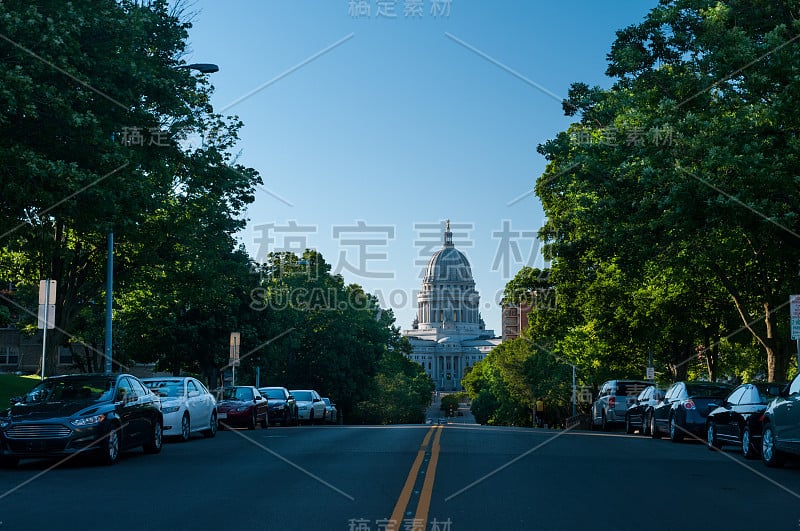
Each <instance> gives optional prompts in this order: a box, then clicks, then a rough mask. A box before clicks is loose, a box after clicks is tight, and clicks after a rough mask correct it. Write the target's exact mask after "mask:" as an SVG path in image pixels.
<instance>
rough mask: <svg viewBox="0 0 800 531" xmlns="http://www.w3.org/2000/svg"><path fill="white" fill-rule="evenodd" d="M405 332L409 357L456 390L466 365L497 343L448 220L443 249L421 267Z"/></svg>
mask: <svg viewBox="0 0 800 531" xmlns="http://www.w3.org/2000/svg"><path fill="white" fill-rule="evenodd" d="M403 336H405V337H407V338H408V340H409V342H410V343H411V347H412V349H413V352H412V354H410V356H409V358H410V359H411V360H412V361H415V362H417V363H419V364H420V365H422V367H423V368H424V369H425V372H427V373H428V376H430V377H431V378H432V379H433V381H434V382H435V383H436V389H437V390H440V391H453V390H460V389H461V378H462V377H463V376H464V374H465V373H466V371H467V369H468V368H469V367H471V366H473V365H474V364H475V363H477V362H478V361H480V360H482V359H483V358H484V357H486V354H488V353H489V351H491V350H492V349H493V348H494V347H496V346H497V345H499V344H500V342H501V339H500V338H498V337H495V335H494V331H493V330H486V325H485V324H484V322H483V319H482V318H481V314H480V296H479V295H478V292H477V291H476V290H475V280H474V279H473V278H472V269H471V268H470V265H469V260H467V257H466V256H464V254H463V253H462V252H461V251H459V250H458V249H456V248H455V246H454V245H453V233H452V232H450V221H449V220H448V221H447V225H446V228H445V233H444V242H443V244H442V248H441V249H439V250H438V251H436V252H435V253H434V254H433V256H431V259H430V261H429V262H428V265H427V267H426V268H425V276H424V278H423V280H422V291H421V292H420V293H419V295H418V296H417V316H416V318H414V322H413V324H412V327H411V329H410V330H404V331H403Z"/></svg>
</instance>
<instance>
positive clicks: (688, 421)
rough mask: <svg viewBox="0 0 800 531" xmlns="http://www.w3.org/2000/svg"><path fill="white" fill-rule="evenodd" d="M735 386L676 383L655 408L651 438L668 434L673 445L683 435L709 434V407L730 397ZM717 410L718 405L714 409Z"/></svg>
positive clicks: (651, 420)
mask: <svg viewBox="0 0 800 531" xmlns="http://www.w3.org/2000/svg"><path fill="white" fill-rule="evenodd" d="M732 389H733V386H731V385H727V384H718V383H711V382H676V383H674V384H672V385H671V386H670V387H669V389H667V392H666V395H665V396H664V401H663V402H661V403H660V404H658V405H657V406H656V407H654V408H653V414H652V415H651V416H650V435H651V436H652V437H653V438H654V439H658V438H659V437H661V435H662V434H663V433H664V432H666V433H668V434H669V438H670V440H671V441H672V442H680V441H682V440H683V438H684V436H685V435H686V434H687V433H689V434H695V435H698V436H705V435H706V433H705V432H706V417H707V416H708V414H709V413H710V412H711V409H712V408H709V405H710V404H719V401H720V400H722V399H723V398H725V397H726V396H728V395H729V394H730V392H731V390H732ZM715 407H716V406H715Z"/></svg>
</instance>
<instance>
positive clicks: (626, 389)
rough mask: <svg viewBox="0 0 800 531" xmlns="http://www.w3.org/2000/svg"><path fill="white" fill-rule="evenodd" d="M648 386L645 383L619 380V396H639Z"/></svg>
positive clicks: (617, 393)
mask: <svg viewBox="0 0 800 531" xmlns="http://www.w3.org/2000/svg"><path fill="white" fill-rule="evenodd" d="M646 387H648V385H647V384H645V383H637V382H617V391H616V395H617V396H638V395H639V393H641V392H642V391H643V390H644V389H645V388H646Z"/></svg>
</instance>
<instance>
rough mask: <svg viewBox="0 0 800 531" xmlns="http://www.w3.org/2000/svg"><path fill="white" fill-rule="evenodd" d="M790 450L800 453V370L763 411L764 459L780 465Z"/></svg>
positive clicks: (762, 440)
mask: <svg viewBox="0 0 800 531" xmlns="http://www.w3.org/2000/svg"><path fill="white" fill-rule="evenodd" d="M790 454H791V455H796V456H800V374H798V375H797V376H795V377H794V380H792V383H790V384H789V385H788V386H787V387H786V388H784V389H783V390H781V392H780V393H779V394H778V398H776V399H775V400H773V401H772V402H770V403H769V405H768V406H767V410H766V411H764V431H763V436H762V437H761V459H763V461H764V463H765V464H766V465H767V466H770V467H778V466H781V465H782V464H783V462H784V460H785V459H786V457H787V456H788V455H790Z"/></svg>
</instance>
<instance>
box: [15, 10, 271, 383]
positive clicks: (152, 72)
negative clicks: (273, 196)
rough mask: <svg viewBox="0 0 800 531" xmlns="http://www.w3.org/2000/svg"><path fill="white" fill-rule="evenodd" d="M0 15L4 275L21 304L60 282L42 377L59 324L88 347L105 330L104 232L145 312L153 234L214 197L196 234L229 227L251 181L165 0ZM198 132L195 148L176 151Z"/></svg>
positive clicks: (234, 225)
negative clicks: (188, 64) (0, 37)
mask: <svg viewBox="0 0 800 531" xmlns="http://www.w3.org/2000/svg"><path fill="white" fill-rule="evenodd" d="M0 19H2V20H3V34H4V36H5V37H6V39H5V40H4V41H3V42H2V43H0V52H2V55H3V57H4V58H5V60H6V63H7V64H9V65H14V66H13V67H9V68H4V69H2V71H0V91H2V97H3V101H5V102H6V104H5V105H3V108H2V109H0V168H2V169H0V212H2V215H0V238H2V239H3V247H2V248H0V278H1V279H3V280H4V281H8V282H12V283H13V284H15V285H16V286H17V288H18V290H17V294H18V298H15V302H16V303H17V304H20V303H21V302H23V303H25V304H24V307H25V309H26V310H27V311H31V310H33V309H34V308H35V302H36V301H35V300H31V296H30V295H31V293H33V292H34V290H35V288H36V285H37V284H38V280H39V279H41V278H50V279H54V280H57V281H58V299H57V304H56V326H57V328H56V330H55V331H53V333H52V335H51V336H50V337H49V338H48V339H49V340H48V346H49V347H50V349H49V353H48V356H47V364H48V365H50V366H51V367H50V370H48V371H47V372H48V373H51V372H52V366H53V365H54V364H55V351H56V349H57V348H58V347H59V346H60V345H63V344H65V343H67V338H66V334H65V333H63V332H62V331H66V333H67V334H69V335H72V336H76V337H84V339H85V341H86V342H87V343H90V344H94V345H96V337H93V338H89V337H86V335H85V334H88V333H92V334H93V333H96V331H97V330H99V329H100V326H99V324H98V323H97V320H98V319H100V318H101V314H100V313H99V312H96V311H95V308H96V307H97V306H98V305H99V304H100V303H101V300H102V296H101V293H102V292H103V291H104V279H105V256H106V241H107V236H108V234H109V232H111V231H113V232H114V234H115V240H116V251H115V254H116V260H115V271H114V274H115V279H116V280H117V282H118V284H117V286H119V287H120V288H121V289H120V291H119V292H118V293H117V294H116V295H121V300H124V301H125V304H126V309H127V307H130V306H132V305H135V304H139V305H142V306H145V307H146V306H147V305H148V304H149V303H150V302H151V300H149V299H147V298H141V299H138V300H137V299H136V298H135V296H136V294H140V295H142V297H147V296H148V295H149V294H148V292H147V291H146V290H145V289H141V285H140V281H141V279H142V278H143V277H144V276H146V273H142V271H151V270H152V269H154V268H158V267H159V259H160V257H159V256H158V253H157V252H154V250H153V248H154V247H159V248H161V249H163V248H164V246H161V245H158V242H160V238H161V236H162V234H160V233H157V232H154V231H152V229H153V228H155V227H156V226H159V225H161V226H162V227H163V226H166V227H172V226H173V224H174V225H175V226H181V225H182V226H184V227H186V226H188V223H183V224H182V223H181V221H186V220H184V216H186V217H190V218H191V217H193V216H194V215H193V213H192V212H191V211H192V210H193V209H197V210H200V211H204V212H209V211H210V209H211V205H210V204H209V203H215V204H216V206H217V212H216V218H215V219H216V220H217V223H212V224H208V225H204V226H202V229H203V230H208V231H216V232H218V233H223V234H230V233H231V231H234V230H237V229H238V228H240V227H241V223H242V222H241V218H240V216H241V214H242V213H243V209H244V207H245V205H246V204H247V203H249V202H251V201H252V200H253V190H254V186H255V185H256V184H258V183H260V178H259V177H258V176H257V174H256V173H255V172H254V171H252V170H249V169H246V168H242V167H239V166H237V165H235V164H234V163H233V162H232V160H231V157H230V155H229V154H228V152H229V150H230V148H231V146H232V145H233V144H234V143H235V141H236V137H237V131H238V128H239V126H240V125H241V124H240V123H239V122H238V121H237V120H236V119H226V118H223V117H221V116H218V115H215V114H214V113H213V109H212V108H211V107H210V105H209V97H210V93H211V87H210V85H209V84H208V83H207V81H205V80H204V79H203V78H202V77H198V76H195V75H192V73H191V72H190V71H189V70H188V69H186V68H181V66H185V65H183V63H182V59H181V58H182V56H183V55H184V53H185V47H186V39H187V35H188V33H187V30H188V29H189V28H190V24H188V23H186V22H184V21H181V20H180V19H179V18H178V17H177V16H176V15H175V14H174V12H172V11H170V7H169V5H168V4H167V2H166V1H154V2H148V3H147V5H146V6H145V5H144V4H143V3H141V2H134V1H131V0H122V1H115V0H98V1H94V0H92V1H89V0H78V1H75V2H60V1H54V0H53V1H41V2H36V3H30V2H23V1H19V0H10V1H4V2H2V3H0ZM194 134H197V135H201V136H203V137H204V138H205V139H206V142H205V144H204V146H203V147H201V148H191V147H185V146H184V142H183V141H184V140H185V139H186V138H187V137H188V136H190V135H194ZM200 217H202V216H200ZM211 217H214V216H211ZM235 220H236V221H235ZM166 235H167V236H168V237H169V236H170V235H173V236H174V232H173V231H167V232H166ZM186 243H187V244H188V243H189V242H188V240H187V242H186ZM176 245H177V246H178V247H179V246H180V244H176ZM173 251H176V252H179V253H182V254H183V258H186V257H188V256H193V255H196V254H197V253H199V252H200V249H188V247H184V248H182V249H177V248H175V247H174V248H173ZM168 269H169V268H166V270H168ZM126 289H130V290H131V291H130V292H126V291H125V290H126ZM31 304H32V305H31ZM32 314H33V316H31V314H30V313H28V314H23V315H25V320H24V321H22V324H23V325H25V322H27V324H28V329H31V328H32V327H33V323H34V322H35V311H32ZM122 325H123V326H122V327H118V328H117V330H118V331H121V330H124V323H122ZM78 326H81V327H83V328H82V329H80V330H79V329H77V327H78ZM129 344H131V343H129ZM187 347H188V346H187ZM187 350H188V349H187ZM117 357H119V359H121V360H124V359H125V355H124V353H122V352H116V353H115V359H116V358H117Z"/></svg>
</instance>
